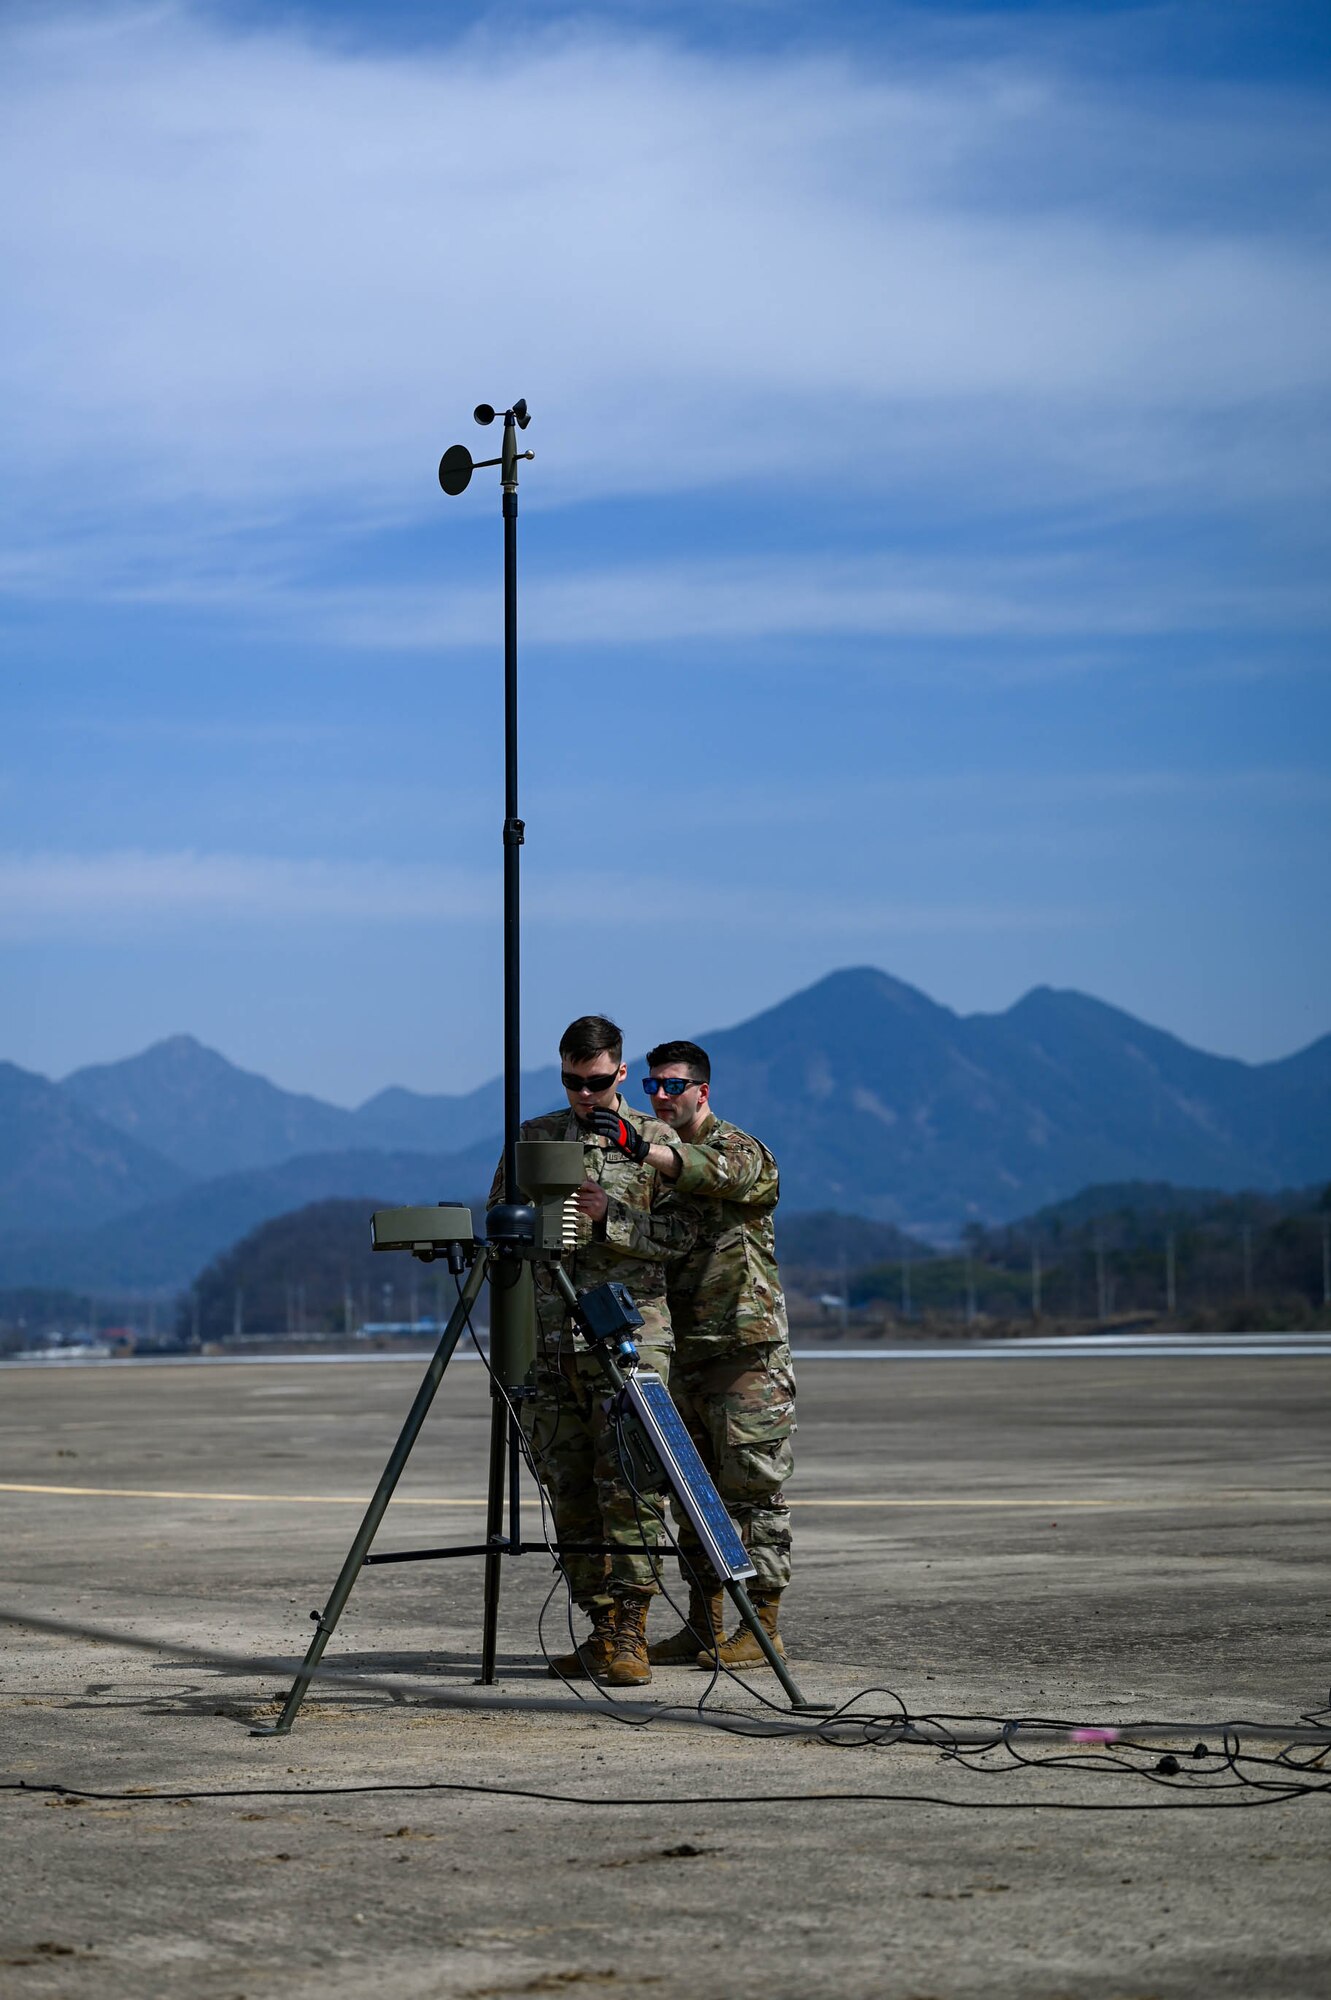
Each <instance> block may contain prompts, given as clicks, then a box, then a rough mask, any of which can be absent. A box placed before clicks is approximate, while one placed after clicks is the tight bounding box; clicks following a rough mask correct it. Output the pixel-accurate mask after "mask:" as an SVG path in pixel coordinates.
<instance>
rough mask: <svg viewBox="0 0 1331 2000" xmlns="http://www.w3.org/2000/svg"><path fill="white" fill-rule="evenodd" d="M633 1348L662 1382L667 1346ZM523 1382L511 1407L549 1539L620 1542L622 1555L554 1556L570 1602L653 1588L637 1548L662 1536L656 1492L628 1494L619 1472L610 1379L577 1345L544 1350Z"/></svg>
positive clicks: (657, 1583) (656, 1577) (657, 1576)
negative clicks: (550, 1525) (535, 1475)
mask: <svg viewBox="0 0 1331 2000" xmlns="http://www.w3.org/2000/svg"><path fill="white" fill-rule="evenodd" d="M638 1352H639V1355H640V1357H641V1360H642V1365H643V1367H644V1368H654V1369H655V1370H656V1372H657V1374H658V1375H659V1376H660V1377H661V1379H662V1381H663V1382H669V1380H670V1366H671V1362H672V1359H673V1356H672V1355H671V1353H670V1351H669V1349H668V1348H664V1347H657V1346H654V1345H651V1344H648V1345H646V1346H639V1349H638ZM531 1387H532V1391H533V1393H532V1394H531V1395H529V1396H527V1397H524V1399H523V1401H522V1403H521V1404H520V1405H519V1409H520V1412H521V1417H522V1428H523V1430H524V1431H525V1433H526V1435H527V1440H528V1443H529V1444H530V1446H531V1450H532V1456H533V1458H534V1459H535V1461H536V1466H537V1470H538V1471H539V1473H540V1478H541V1484H542V1485H543V1486H544V1487H545V1489H546V1492H547V1493H548V1494H549V1496H550V1506H551V1511H552V1513H553V1514H554V1520H555V1533H556V1536H557V1539H558V1540H559V1541H561V1542H565V1541H567V1542H607V1543H610V1544H612V1545H616V1546H617V1545H618V1544H620V1543H623V1544H624V1545H625V1547H624V1553H623V1554H622V1555H614V1556H591V1555H569V1556H565V1557H563V1558H562V1564H563V1569H564V1574H565V1575H566V1576H567V1578H568V1582H569V1588H570V1590H571V1591H572V1593H573V1597H574V1599H575V1601H576V1602H577V1603H578V1604H579V1605H581V1606H582V1608H583V1610H584V1611H591V1610H592V1608H593V1607H594V1606H595V1605H598V1604H608V1603H609V1602H610V1599H611V1597H612V1595H613V1593H614V1590H615V1589H632V1590H641V1591H648V1592H651V1593H653V1594H654V1593H655V1592H656V1591H658V1590H659V1589H660V1588H661V1565H660V1559H659V1557H657V1556H649V1555H645V1554H642V1553H641V1552H640V1551H641V1548H642V1544H643V1543H644V1542H645V1543H646V1544H647V1546H648V1547H649V1548H652V1549H659V1548H660V1545H661V1542H662V1539H663V1537H664V1535H665V1520H664V1517H663V1515H662V1512H661V1501H660V1496H659V1495H645V1494H635V1493H634V1491H633V1489H632V1487H631V1486H630V1485H629V1484H628V1482H627V1480H626V1479H625V1477H624V1473H623V1469H622V1467H621V1465H620V1459H619V1449H618V1441H617V1436H616V1428H615V1423H614V1420H613V1418H612V1416H611V1412H610V1394H611V1392H610V1385H609V1383H608V1382H607V1381H606V1379H605V1376H604V1375H603V1374H602V1372H601V1369H600V1367H599V1365H598V1363H597V1361H596V1359H595V1357H594V1356H593V1355H591V1354H589V1353H588V1352H587V1351H586V1349H585V1348H581V1349H570V1348H566V1349H565V1350H564V1352H563V1353H562V1354H560V1353H556V1352H555V1351H553V1350H551V1349H546V1350H545V1351H544V1352H543V1353H541V1354H539V1355H538V1356H537V1360H536V1366H535V1369H534V1370H533V1373H532V1378H531ZM635 1550H636V1551H638V1553H635V1552H634V1551H635Z"/></svg>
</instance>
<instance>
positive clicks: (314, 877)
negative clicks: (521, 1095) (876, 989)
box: [0, 0, 1331, 1104]
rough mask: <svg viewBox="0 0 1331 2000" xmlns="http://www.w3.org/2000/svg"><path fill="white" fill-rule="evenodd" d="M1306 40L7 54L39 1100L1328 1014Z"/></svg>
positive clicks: (424, 16) (98, 43)
mask: <svg viewBox="0 0 1331 2000" xmlns="http://www.w3.org/2000/svg"><path fill="white" fill-rule="evenodd" d="M1329 96H1331V15H1329V14H1328V10H1327V9H1326V8H1325V7H1324V6H1321V5H1309V6H1304V5H1298V6H1290V5H1283V4H1281V0H1264V4H1262V5H1257V4H1251V5H1249V4H1244V0H1236V4H1226V0H1206V4H1200V5H1190V4H1180V5H1162V6H1149V5H1147V6H1139V7H1127V6H1124V7H1119V6H1112V5H1105V4H1099V5H1095V6H1090V7H1085V8H1082V7H1076V6H1070V5H1053V4H1050V5H1029V6H1003V5H997V4H995V5H971V6H966V5H958V6H957V7H955V8H950V9H949V8H946V7H940V6H934V5H929V6H924V5H920V6H914V7H912V6H900V7H893V6H888V5H883V6H879V5H869V4H855V0H842V4H836V0H831V3H830V4H823V5H821V6H820V7H819V8H817V9H813V8H811V7H808V6H805V5H802V4H794V0H711V4H708V5H706V6H704V5H690V4H678V5H673V6H665V5H659V4H654V0H622V3H621V4H616V5H599V6H598V5H593V6H586V7H581V8H571V9H565V8H564V7H562V6H559V5H557V4H551V5H540V6H538V5H508V6H501V7H486V6H482V5H453V6H448V5H439V4H436V5H423V4H422V5H406V4H400V5H393V4H391V0H388V4H385V0H378V4H375V5H369V4H363V0H325V4H321V5H317V6H315V5H307V6H301V5H297V4H292V5H289V6H282V5H276V4H259V0H253V4H232V5H223V4H213V5H206V4H195V5H188V4H168V5H163V4H139V5H125V6H120V5H116V4H99V5H97V6H92V7H85V8H77V7H75V8H65V7H62V6H60V5H59V4H50V0H47V4H44V5H42V6H40V7H28V6H21V5H20V6H13V5H9V6H4V7H0V174H2V175H3V181H4V185H5V186H6V188H7V189H8V190H10V192H11V197H13V196H14V195H15V192H16V198H11V199H10V200H9V201H8V202H7V203H6V204H5V206H4V210H3V212H2V213H0V257H2V258H3V267H4V269H5V271H6V274H7V276H6V283H5V287H4V298H3V300H2V301H0V404H2V407H3V410H4V434H5V447H4V476H3V480H0V1058H3V1059H8V1060H11V1061H14V1062H17V1063H20V1064H22V1065H24V1066H25V1067H27V1068H30V1069H35V1070H39V1071H41V1072H42V1073H44V1074H47V1075H51V1076H61V1075H64V1074H66V1073H67V1072H68V1071H70V1070H72V1069H74V1068H77V1067H79V1066H81V1065H83V1064H85V1063H89V1062H99V1061H109V1060H114V1059H116V1058H118V1057H122V1056H126V1055H129V1054H132V1053H134V1052H136V1051H137V1050H139V1049H141V1048H143V1047H145V1046H147V1045H148V1044H149V1043H151V1042H153V1041H156V1040H158V1039H160V1038H161V1037H163V1036H165V1035H168V1034H173V1033H178V1032H186V1033H190V1034H193V1035H196V1036H198V1037H199V1038H200V1039H201V1040H202V1041H204V1042H206V1043H208V1044H209V1045H210V1046H213V1047H215V1048H219V1049H220V1050H222V1052H223V1053H225V1054H226V1055H228V1056H229V1057H230V1058H231V1059H232V1060H233V1061H236V1062H240V1063H242V1064H243V1065H244V1066H246V1067H248V1068H253V1069H258V1070H261V1071H262V1072H263V1073H264V1074H266V1075H269V1076H271V1077H272V1078H273V1079H274V1080H275V1081H277V1082H279V1083H281V1084H283V1085H285V1086H286V1087H288V1088H292V1089H301V1090H309V1091H313V1092H315V1093H316V1094H318V1095H320V1096H323V1097H326V1098H330V1099H332V1100H334V1101H336V1102H339V1103H345V1104H354V1103H358V1102H360V1101H362V1100H363V1099H364V1098H366V1097H368V1096H369V1095H371V1094H372V1093H373V1092H375V1091H377V1090H379V1089H381V1088H383V1087H384V1086H385V1085H387V1084H391V1083H399V1084H405V1085H408V1086H410V1087H412V1088H415V1089H418V1090H428V1091H450V1090H461V1089H466V1088H469V1087H471V1086H472V1085H474V1084H476V1083H479V1082H480V1081H482V1080H483V1079H484V1078H486V1077H488V1076H491V1075H493V1074H494V1073H495V1072H496V1071H497V1070H498V1068H499V1064H500V1031H499V1017H500V962H501V961H500V922H499V916H500V902H499V895H500V890H499V884H500V852H501V850H500V841H499V830H500V823H501V819H502V809H503V803H502V738H501V719H502V688H501V667H502V648H501V633H502V625H501V617H502V597H501V528H500V520H499V493H498V487H497V484H496V483H495V479H496V475H495V474H493V473H484V472H478V473H477V475H476V477H475V479H474V480H473V482H472V485H471V487H470V489H469V490H468V492H467V493H466V494H465V495H463V496H461V497H460V498H456V499H452V498H445V497H444V496H443V495H442V494H441V493H440V491H439V488H438V484H437V481H436V466H437V462H438V458H439V455H440V453H441V451H442V450H443V449H444V447H445V446H447V445H449V444H452V443H455V442H463V443H466V444H467V445H468V446H469V447H470V448H471V449H472V450H473V452H475V453H476V454H477V455H478V456H479V455H488V449H487V447H488V448H490V449H493V448H496V447H495V446H494V444H493V440H494V439H495V436H496V433H495V432H494V431H481V430H478V429H477V428H476V426H475V425H474V424H473V422H472V420H471V414H470V413H471V410H472V407H473V405H474V404H476V403H477V402H479V401H482V400H484V401H488V402H491V403H494V404H496V405H498V406H499V407H501V408H502V407H504V406H505V405H506V404H508V403H511V402H512V401H514V400H515V399H516V398H517V397H519V396H525V397H526V398H527V401H528V403H529V405H530V407H531V410H532V412H533V420H532V424H531V427H530V429H529V430H528V431H527V432H526V434H525V438H524V443H525V444H526V445H527V446H529V447H530V448H532V449H533V450H534V452H535V454H536V455H535V458H534V460H533V461H532V462H531V463H530V464H529V465H525V466H524V467H523V469H522V486H521V519H520V525H519V536H520V566H521V611H520V636H521V674H522V709H521V726H522V747H521V756H522V798H521V806H522V812H523V816H524V818H525V819H526V821H527V829H528V832H527V845H526V847H525V849H524V856H523V895H524V956H525V985H524V1037H525V1047H524V1053H525V1055H526V1058H527V1059H528V1060H529V1061H530V1062H531V1063H533V1064H535V1063H537V1062H541V1061H545V1060H547V1059H550V1058H551V1057H552V1056H553V1053H554V1044H555V1043H556V1041H557V1038H558V1034H559V1031H560V1029H561V1028H562V1027H563V1025H564V1023H565V1022H566V1021H567V1020H568V1019H569V1018H570V1017H571V1016H573V1015H575V1014H578V1013H582V1012H585V1011H589V1010H596V1011H605V1012H609V1013H611V1014H612V1015H614V1016H615V1018H617V1019H619V1020H620V1021H622V1023H623V1025H624V1026H625V1028H626V1030H627V1032H628V1035H629V1038H630V1040H631V1042H632V1044H633V1045H634V1046H635V1047H643V1046H645V1045H646V1044H648V1043H649V1042H651V1041H654V1040H656V1039H658V1038H662V1037H667V1036H676V1035H681V1034H685V1035H687V1034H692V1035H699V1034H704V1033H705V1032H706V1031H707V1030H708V1029H716V1028H720V1027H724V1026H728V1025H730V1024H732V1023H734V1022H736V1021H739V1020H742V1019H744V1018H746V1017H748V1016H749V1015H751V1014H753V1013H756V1012H758V1011H759V1010H761V1009H762V1008H764V1007H766V1006H769V1005H771V1004H773V1003H774V1002H776V1001H777V1000H779V999H781V998H782V997H784V996H785V995H786V994H788V993H790V992H792V991H794V990H796V989H797V988H799V987H801V986H803V985H806V984H808V983H810V982H812V981H813V980H815V979H817V978H819V977H820V976H822V975H823V974H824V973H826V972H829V971H831V970H833V969H835V968H838V967H841V966H847V965H877V966H880V967H882V968H883V969H884V970H886V971H889V972H891V973H893V974H895V975H896V976H897V977H899V978H902V979H905V980H908V981H910V982H911V983H912V984H914V985H916V986H919V987H921V988H922V989H923V990H924V991H925V992H927V993H929V994H930V995H931V996H932V997H933V998H935V999H937V1000H939V1001H941V1002H944V1003H945V1004H947V1005H948V1006H951V1007H954V1008H956V1009H957V1010H958V1011H960V1012H963V1013H972V1012H977V1011H978V1012H994V1011H999V1010H1002V1009H1004V1008H1006V1007H1008V1006H1010V1005H1011V1004H1012V1003H1013V1002H1014V1001H1015V1000H1016V999H1018V998H1019V997H1020V995H1021V994H1022V993H1024V992H1025V991H1027V990H1028V989H1029V988H1030V987H1031V986H1033V985H1038V984H1048V985H1052V986H1056V987H1064V988H1067V987H1072V988H1077V989H1079V990H1081V991H1084V992H1089V993H1093V994H1095V995H1097V996H1098V997H1100V998H1101V999H1103V1000H1106V1001H1109V1002H1111V1003H1112V1004H1114V1005H1116V1006H1119V1007H1123V1008H1126V1009H1128V1010H1129V1011H1131V1012H1133V1013H1134V1014H1137V1015H1139V1016H1141V1017H1143V1018H1144V1019H1146V1020H1149V1021H1151V1022H1152V1023H1154V1024H1156V1025H1158V1026H1160V1027H1163V1028H1166V1029H1168V1030H1170V1031H1171V1032H1173V1033H1175V1034H1177V1035H1180V1036H1182V1037H1183V1038H1184V1039H1185V1040H1187V1041H1189V1042H1192V1043H1194V1044H1196V1045H1198V1046H1201V1047H1203V1048H1207V1049H1210V1050H1214V1051H1216V1052H1218V1053H1222V1054H1227V1055H1233V1056H1238V1057H1241V1058H1243V1059H1245V1060H1248V1061H1267V1060H1271V1059H1273V1058H1277V1057H1280V1056H1283V1055H1286V1054H1288V1053H1290V1052H1292V1051H1293V1050H1295V1049H1297V1048H1299V1047H1302V1046H1304V1045H1305V1044H1306V1043H1308V1042H1309V1041H1311V1040H1313V1039H1314V1038H1315V1037H1317V1036H1319V1035H1321V1034H1324V1033H1326V1032H1328V1030H1331V868H1329V867H1328V861H1329V859H1331V848H1329V846H1328V839H1327V835H1328V831H1329V830H1331V726H1329V725H1331V684H1329V679H1328V672H1327V636H1328V624H1329V623H1331V593H1329V592H1328V583H1327V577H1328V562H1327V555H1328V550H1327V540H1328V535H1327V519H1328V514H1327V499H1328V493H1327V487H1328V484H1331V450H1329V449H1328V445H1329V444H1331V438H1329V436H1328V433H1329V432H1331V423H1329V422H1328V418H1329V416H1331V338H1329V337H1328V328H1329V326H1331V313H1329V312H1328V307H1329V306H1331V255H1329V254H1328V222H1329V221H1331V121H1328V116H1327V110H1328V98H1329Z"/></svg>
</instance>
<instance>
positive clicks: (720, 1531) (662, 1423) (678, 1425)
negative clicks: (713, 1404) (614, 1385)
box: [623, 1368, 758, 1583]
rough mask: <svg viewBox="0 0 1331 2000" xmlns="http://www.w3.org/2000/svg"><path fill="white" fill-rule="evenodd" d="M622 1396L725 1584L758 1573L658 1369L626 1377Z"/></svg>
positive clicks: (634, 1370)
mask: <svg viewBox="0 0 1331 2000" xmlns="http://www.w3.org/2000/svg"><path fill="white" fill-rule="evenodd" d="M623 1393H624V1398H625V1401H626V1402H627V1403H628V1405H629V1407H630V1408H631V1409H632V1411H633V1414H634V1415H635V1416H636V1417H637V1419H638V1422H639V1423H640V1424H641V1425H642V1427H643V1429H644V1431H646V1433H647V1436H648V1437H649V1438H650V1440H651V1444H652V1449H653V1450H654V1451H655V1453H656V1455H657V1457H658V1458H659V1459H660V1461H661V1468H662V1470H663V1471H664V1473H665V1475H666V1479H667V1481H668V1482H669V1485H670V1490H671V1492H672V1493H673V1494H674V1495H675V1497H676V1499H677V1500H678V1501H679V1504H680V1506H681V1507H682V1508H683V1509H684V1512H685V1514H686V1515H687V1516H688V1518H689V1522H690V1524H691V1526H692V1528H693V1531H694V1533H695V1534H696V1535H697V1537H698V1540H699V1541H700V1542H701V1544H702V1547H703V1552H704V1554H705V1555H706V1557H707V1560H708V1562H709V1563H710V1564H711V1566H712V1568H713V1569H714V1570H715V1572H716V1574H717V1576H718V1577H719V1578H720V1580H721V1582H722V1583H743V1582H744V1581H745V1580H746V1579H747V1578H748V1577H751V1576H756V1575H757V1574H758V1572H757V1570H756V1569H755V1568H754V1566H753V1564H752V1563H751V1562H750V1561H749V1552H748V1550H747V1549H746V1548H745V1546H744V1544H743V1542H742V1541H741V1539H740V1533H739V1529H738V1528H737V1527H736V1526H735V1523H734V1522H733V1521H732V1520H731V1518H730V1516H729V1514H728V1513H727V1512H726V1508H725V1502H724V1501H723V1500H722V1498H721V1495H720V1494H719V1493H718V1492H717V1490H716V1488H715V1486H714V1485H713V1484H712V1480H711V1475H710V1474H709V1473H708V1470H707V1467H706V1466H705V1465H704V1464H703V1462H702V1460H701V1458H700V1457H699V1456H698V1447H697V1446H696V1445H695V1444H694V1442H693V1439H692V1438H691V1437H690V1436H689V1434H688V1431H687V1430H686V1428H685V1425H684V1419H683V1418H682V1417H681V1416H680V1414H679V1411H678V1410H677V1409H676V1407H675V1404H674V1402H673V1401H672V1400H671V1396H670V1391H669V1389H667V1387H666V1385H665V1383H664V1382H663V1381H662V1380H661V1377H660V1376H659V1375H658V1374H657V1373H656V1370H655V1369H654V1368H635V1369H633V1370H632V1371H631V1372H630V1373H629V1374H628V1375H626V1376H625V1378H624V1391H623Z"/></svg>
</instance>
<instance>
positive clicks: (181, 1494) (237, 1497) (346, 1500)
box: [0, 1480, 1331, 1514]
mask: <svg viewBox="0 0 1331 2000" xmlns="http://www.w3.org/2000/svg"><path fill="white" fill-rule="evenodd" d="M0 1493H49V1494H56V1495H62V1496H64V1497H65V1498H69V1499H76V1500H226V1501H232V1502H237V1503H239V1504H242V1505H246V1504H248V1505H254V1506H260V1507H263V1506H274V1507H364V1506H366V1505H367V1504H368V1502H369V1498H370V1496H369V1494H368V1493H200V1492H197V1491H186V1490H184V1489H183V1488H175V1487H156V1486H37V1485H27V1484H20V1483H18V1482H16V1481H7V1480H0ZM1269 1500H1291V1501H1297V1502H1298V1504H1299V1505H1300V1506H1308V1505H1314V1506H1317V1505H1322V1506H1327V1505H1331V1493H1303V1492H1273V1491H1267V1492H1250V1491H1243V1492H1225V1491H1222V1492H1219V1493H1153V1494H1146V1495H1141V1496H1130V1495H1124V1496H1122V1497H1117V1498H1106V1499H1095V1498H1091V1499H1068V1498H1067V1497H1066V1496H1057V1495H1055V1496H1050V1497H1049V1498H1046V1499H1038V1498H1037V1499H1025V1498H1012V1499H1007V1498H1003V1497H1001V1496H999V1497H992V1496H988V1495H968V1494H958V1495H948V1496H947V1497H945V1498H940V1497H938V1496H936V1495H934V1496H928V1497H920V1498H911V1497H909V1496H905V1495H896V1494H892V1495H887V1494H880V1495H874V1496H870V1497H868V1498H865V1497H862V1496H860V1497H856V1498H853V1499H852V1498H846V1499H818V1500H805V1499H794V1500H792V1501H791V1502H790V1505H791V1506H792V1507H835V1508H845V1507H906V1508H910V1507H952V1508H958V1507H1007V1508H1015V1507H1028V1508H1036V1509H1038V1510H1039V1511H1040V1512H1041V1513H1045V1514H1049V1513H1058V1512H1059V1511H1060V1510H1062V1512H1064V1513H1067V1512H1068V1511H1069V1510H1070V1509H1072V1508H1074V1507H1090V1508H1101V1509H1113V1508H1119V1509H1126V1508H1143V1507H1147V1508H1149V1507H1213V1506H1217V1505H1222V1506H1223V1505H1231V1504H1232V1505H1237V1504H1239V1503H1240V1502H1242V1501H1269ZM392 1504H393V1505H394V1506H395V1507H473V1508H482V1507H484V1505H485V1501H484V1499H483V1497H482V1496H481V1495H479V1494H478V1495H476V1497H475V1498H473V1499H461V1500H459V1499H434V1500H432V1499H428V1498H422V1497H421V1496H420V1495H418V1494H399V1495H397V1496H395V1498H394V1500H393V1503H392Z"/></svg>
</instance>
